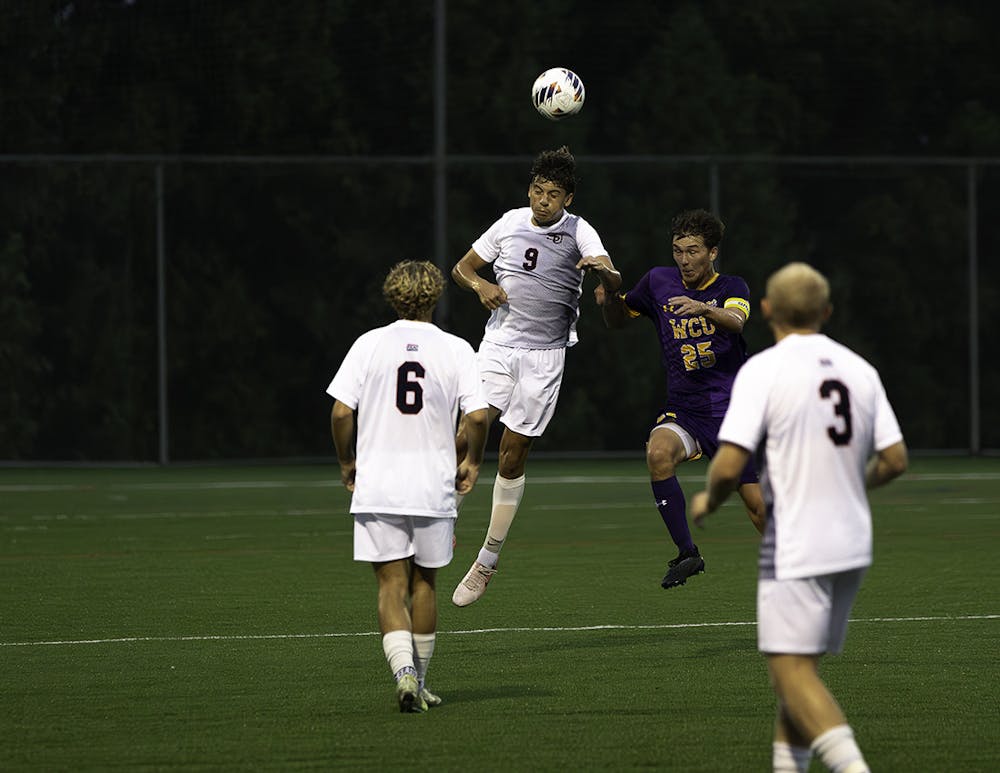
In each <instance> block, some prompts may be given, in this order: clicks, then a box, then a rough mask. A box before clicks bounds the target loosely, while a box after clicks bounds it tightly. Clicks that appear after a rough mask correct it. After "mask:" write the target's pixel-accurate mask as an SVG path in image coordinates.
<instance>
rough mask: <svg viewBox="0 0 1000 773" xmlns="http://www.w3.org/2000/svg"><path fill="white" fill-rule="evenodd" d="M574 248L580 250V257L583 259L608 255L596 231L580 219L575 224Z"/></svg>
mask: <svg viewBox="0 0 1000 773" xmlns="http://www.w3.org/2000/svg"><path fill="white" fill-rule="evenodd" d="M576 246H577V247H579V248H580V257H583V258H591V257H597V256H598V255H607V254H608V251H607V250H606V249H604V242H602V241H601V237H600V235H599V234H598V233H597V230H596V229H595V228H594V226H592V225H591V224H590V223H588V222H587V221H586V220H584V219H583V218H582V217H581V218H580V221H579V222H578V223H577V224H576Z"/></svg>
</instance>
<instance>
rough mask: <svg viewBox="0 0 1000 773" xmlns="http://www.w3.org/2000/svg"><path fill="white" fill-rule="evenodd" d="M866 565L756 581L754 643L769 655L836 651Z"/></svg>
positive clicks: (838, 648)
mask: <svg viewBox="0 0 1000 773" xmlns="http://www.w3.org/2000/svg"><path fill="white" fill-rule="evenodd" d="M866 571H867V570H866V569H852V570H850V571H847V572H838V573H837V574H827V575H823V576H822V577H804V578H802V579H797V580H763V579H762V580H759V581H758V583H757V649H759V650H760V651H761V652H764V653H767V654H771V655H822V654H824V653H831V654H834V655H835V654H837V653H839V652H840V651H841V650H843V649H844V640H845V639H846V638H847V620H848V618H849V617H850V615H851V608H852V607H853V606H854V599H855V598H856V597H857V595H858V589H859V588H860V587H861V580H862V579H863V578H864V576H865V572H866Z"/></svg>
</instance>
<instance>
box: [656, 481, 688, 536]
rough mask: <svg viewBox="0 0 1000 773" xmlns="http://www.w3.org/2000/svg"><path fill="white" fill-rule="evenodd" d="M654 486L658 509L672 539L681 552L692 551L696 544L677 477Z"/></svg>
mask: <svg viewBox="0 0 1000 773" xmlns="http://www.w3.org/2000/svg"><path fill="white" fill-rule="evenodd" d="M652 486H653V498H654V499H655V500H656V509H657V510H659V511H660V517H661V518H662V519H663V523H665V524H666V526H667V530H668V531H669V532H670V538H671V539H672V540H673V541H674V544H675V545H677V548H678V550H680V551H681V552H683V551H685V550H692V549H693V548H694V542H693V541H692V539H691V529H690V528H688V522H687V502H686V501H685V500H684V491H683V490H682V489H681V484H680V483H678V482H677V477H676V476H674V477H671V478H667V479H666V480H654V481H653V483H652Z"/></svg>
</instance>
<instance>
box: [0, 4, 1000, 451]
mask: <svg viewBox="0 0 1000 773" xmlns="http://www.w3.org/2000/svg"><path fill="white" fill-rule="evenodd" d="M445 7H446V9H447V25H446V26H447V49H446V72H445V73H444V79H443V83H444V86H445V94H446V98H447V107H448V109H447V114H446V119H447V121H446V130H447V143H446V144H447V152H448V154H449V160H448V165H447V178H446V182H447V193H446V201H447V234H446V239H447V245H446V254H445V255H442V256H435V255H434V254H433V252H434V248H435V223H434V220H433V218H434V207H433V201H434V198H433V191H434V176H433V167H432V165H431V156H432V153H433V150H434V116H435V112H434V99H435V85H434V84H435V72H434V55H433V54H434V9H435V3H431V2H428V3H395V4H377V3H376V4H372V3H362V2H359V1H358V0H304V2H300V3H296V4H294V6H287V5H282V4H278V3H271V2H264V0H247V1H246V2H242V3H235V4H226V3H204V2H197V1H196V0H179V1H177V2H169V3H162V2H154V1H153V0H93V1H91V2H81V1H79V0H66V1H65V2H60V3H56V4H45V3H0V68H2V69H0V73H2V75H3V78H4V80H3V83H4V88H3V89H2V90H0V115H2V116H3V121H0V153H5V154H69V153H73V154H112V153H113V154H124V155H131V156H134V155H136V154H157V155H158V156H161V158H160V159H159V161H160V163H162V164H163V167H162V168H163V170H164V181H165V197H164V201H163V203H164V213H165V225H166V232H165V236H166V241H165V247H166V257H167V273H166V279H167V283H166V296H167V301H168V315H167V320H166V322H167V325H166V333H167V347H168V351H167V354H168V367H169V382H168V388H169V389H168V394H169V398H170V455H171V457H172V458H175V459H197V458H216V457H223V458H225V457H248V456H256V457H270V456H300V455H309V456H312V455H325V454H328V453H329V448H330V440H329V435H328V428H327V413H328V410H329V400H328V398H327V397H326V396H325V394H324V393H323V390H324V388H325V386H326V384H327V383H328V381H329V379H330V377H331V376H332V374H333V372H334V371H335V369H336V367H337V365H338V364H339V362H340V359H341V358H342V356H343V354H344V353H345V352H346V350H347V347H348V346H349V345H350V343H351V342H352V341H353V340H354V338H355V337H356V336H357V335H358V334H360V333H361V332H362V331H363V330H366V329H368V328H370V327H372V326H374V325H377V324H383V323H385V322H388V321H389V320H390V319H391V312H390V310H389V309H388V308H387V307H386V306H385V304H384V303H383V302H382V299H381V296H380V286H381V281H382V278H383V276H384V274H385V271H386V270H387V269H388V267H389V266H390V265H391V264H392V263H394V262H395V261H397V260H399V259H402V258H428V257H437V258H439V259H440V260H441V261H442V262H443V263H446V264H447V265H448V266H450V265H451V263H453V262H454V261H455V260H457V259H458V258H459V257H461V255H462V254H464V252H465V251H466V250H467V249H468V246H469V244H470V243H471V242H472V240H473V239H474V238H475V237H476V236H478V235H479V234H480V233H481V232H482V231H483V230H484V229H485V228H486V227H487V226H489V224H490V223H491V222H492V221H493V220H494V219H495V218H496V217H497V216H498V215H499V214H500V213H501V212H503V211H504V210H506V209H510V208H512V207H516V206H521V205H523V204H524V202H525V190H526V185H527V172H528V168H529V165H530V162H531V158H532V156H533V155H534V154H535V153H536V152H538V151H539V150H541V149H543V148H546V147H556V146H558V145H561V144H564V143H565V144H568V145H569V146H570V147H571V149H572V150H573V151H574V152H575V153H576V154H577V156H578V158H579V162H580V164H579V166H580V170H579V171H580V183H579V190H578V192H577V198H576V201H575V202H574V204H573V211H575V212H577V213H579V214H581V215H583V216H584V217H586V218H587V219H588V220H589V221H590V222H592V223H593V224H594V225H595V226H596V227H597V228H598V230H599V232H600V233H601V235H602V237H603V238H604V241H605V244H606V246H607V247H608V249H609V251H610V252H611V255H612V257H613V258H614V260H615V262H616V264H617V265H618V266H619V268H620V269H621V270H622V272H623V275H624V277H625V282H626V284H631V283H633V282H635V281H636V280H637V279H638V278H639V277H640V276H641V275H642V273H643V272H644V271H646V270H647V269H648V268H649V267H651V266H653V265H655V264H658V263H665V262H668V261H669V250H668V245H669V233H668V229H669V222H670V218H671V216H672V215H673V214H674V213H675V212H676V211H677V210H679V209H682V208H689V207H710V206H712V205H713V203H716V202H717V203H718V206H719V210H720V214H721V215H722V217H723V219H724V220H725V221H726V223H727V227H728V228H727V234H726V239H725V241H724V243H723V249H722V264H721V268H722V270H723V271H726V272H729V273H738V274H740V275H742V276H744V277H746V278H747V280H748V282H749V285H750V288H751V295H752V304H753V311H754V314H753V315H752V316H751V320H750V322H749V324H748V326H747V331H746V335H747V338H748V341H749V343H750V346H751V349H752V350H758V349H760V348H763V347H764V346H767V345H768V343H769V340H770V338H769V334H768V331H767V329H766V327H765V326H764V325H763V323H762V322H761V320H760V318H759V315H758V314H757V313H756V311H757V302H758V300H759V297H760V295H761V294H762V292H763V287H764V281H765V280H766V277H767V276H768V274H769V273H770V272H771V271H773V270H774V269H775V268H777V267H778V266H780V265H781V264H783V263H784V262H786V261H787V260H790V259H804V260H808V261H810V262H812V263H814V264H816V265H817V266H819V267H820V268H821V269H823V270H824V271H826V272H827V273H828V274H829V275H830V276H831V279H832V281H833V284H834V291H835V301H836V305H837V311H836V313H835V316H834V319H833V321H832V323H831V328H830V332H831V334H833V335H835V336H836V337H838V338H840V339H841V340H844V341H846V342H847V343H849V344H851V345H852V346H855V347H857V348H858V349H860V350H861V351H862V352H863V353H864V354H866V356H868V357H869V358H870V359H871V360H872V361H873V362H875V363H876V364H877V365H879V366H880V368H882V370H883V373H884V375H885V378H886V383H887V387H888V388H889V391H890V396H891V397H892V398H893V400H894V402H895V403H896V404H897V407H898V408H899V411H900V414H901V417H902V418H903V420H904V426H905V428H906V431H907V434H908V437H909V438H910V439H911V443H912V444H914V445H916V446H924V447H932V446H935V447H941V446H943V447H954V448H961V447H963V446H964V444H965V443H966V440H967V437H968V433H967V427H968V406H967V405H966V402H965V399H964V398H965V396H966V395H967V394H968V390H969V386H970V385H969V384H968V382H967V378H966V374H967V372H968V367H967V357H968V351H969V347H970V337H969V331H968V330H967V329H965V328H963V325H965V326H966V328H967V316H965V313H966V310H967V308H968V306H969V303H970V298H969V297H968V288H967V286H966V284H965V273H964V272H965V262H964V261H965V255H966V251H967V248H968V246H969V245H968V240H967V235H966V210H965V207H966V196H967V185H966V178H965V176H964V175H965V170H963V169H961V168H958V169H955V168H951V167H928V166H916V165H913V166H907V167H894V166H892V165H888V164H886V165H855V166H833V165H823V164H816V163H813V164H805V163H803V164H798V165H789V164H778V163H761V162H759V161H751V160H747V161H745V162H742V163H737V162H734V161H732V160H731V159H725V160H723V161H722V162H719V163H717V165H716V166H715V167H714V168H713V166H712V164H713V162H718V160H719V157H720V156H727V157H731V156H734V155H747V154H755V155H756V154H773V155H776V156H789V155H797V156H805V155H824V156H829V155H840V156H848V155H867V156H874V155H886V156H889V155H906V156H913V157H918V158H919V157H925V156H944V155H963V156H964V155H968V156H990V155H993V156H995V155H996V154H998V153H1000V97H998V95H1000V70H998V69H997V68H996V67H995V66H994V60H995V52H994V50H993V49H994V47H995V46H994V43H993V40H992V37H993V36H991V35H989V34H986V33H985V32H984V31H988V30H992V29H996V28H997V22H998V21H1000V10H997V7H994V6H991V5H988V4H981V5H970V4H963V3H957V2H945V3H932V2H928V1H927V0H875V1H874V2H865V3H860V2H847V3H844V2H838V3H832V2H814V1H813V0H778V1H777V2H770V3H767V4H763V3H753V2H751V3H742V4H733V3H728V2H723V0H710V1H709V2H701V3H694V2H663V3H652V2H648V1H647V0H621V2H618V3H614V4H585V5H583V6H581V4H579V3H573V2H569V0H554V1H553V2H549V3H545V4H539V3H529V2H524V0H513V1H512V2H507V3H483V2H478V1H475V0H449V1H448V2H447V3H445ZM552 66H567V67H571V68H573V69H575V70H576V71H577V72H579V73H580V74H581V75H582V76H583V78H584V80H585V83H586V86H587V104H586V106H585V107H584V110H583V112H582V113H581V114H580V115H578V116H576V117H574V118H573V119H571V120H568V121H564V122H561V123H551V122H547V121H544V120H542V119H541V118H540V117H539V116H538V115H537V114H536V113H535V112H534V110H533V109H532V107H531V104H530V100H529V87H530V84H531V82H532V81H533V79H534V77H535V76H536V75H537V74H538V73H539V72H541V71H542V70H544V69H546V68H548V67H552ZM220 155H223V156H227V157H233V156H240V157H243V158H241V159H239V160H237V159H232V158H230V160H229V161H228V162H225V163H222V162H219V160H218V159H215V158H212V157H216V156H220ZM652 155H657V156H662V157H663V158H660V159H658V160H653V159H651V158H650V156H652ZM693 155H697V156H699V158H696V159H690V158H689V159H687V160H685V159H683V158H681V157H683V156H688V157H690V156H693ZM282 156H285V157H295V158H294V160H288V161H285V162H280V161H279V160H278V157H282ZM253 157H257V158H258V159H259V162H258V163H254V162H253V160H252V158H253ZM155 163H156V162H155V161H153V160H145V161H143V160H139V161H132V162H129V163H121V164H119V163H114V164H112V163H103V162H95V161H94V160H93V159H91V160H87V161H80V162H78V163H74V164H70V163H67V162H66V161H65V160H62V161H58V162H56V161H50V162H45V163H43V162H41V161H39V160H37V159H36V160H33V161H27V160H25V159H23V158H22V159H18V160H16V161H15V160H11V158H10V157H9V156H8V157H5V160H3V161H0V172H2V174H0V364H2V367H3V372H2V376H0V400H2V402H0V411H2V415H0V457H3V458H8V459H15V458H21V459H31V458H34V459H139V460H152V459H155V458H156V449H157V426H158V424H157V412H156V411H157V397H158V392H157V388H158V387H157V369H156V276H155V266H156V221H155V213H156V206H157V205H156V197H155V189H154V186H153V180H154V172H155ZM995 170H996V167H985V168H984V170H983V171H981V173H980V177H979V180H978V183H977V192H978V194H979V197H980V198H979V202H980V208H981V214H980V221H981V225H980V229H979V232H978V236H977V238H978V242H977V244H978V247H979V250H980V256H981V259H980V263H981V271H982V274H983V278H984V282H983V287H982V288H981V289H980V290H979V291H978V294H977V297H976V300H977V301H978V303H979V305H980V314H981V318H982V320H983V322H982V324H983V328H982V331H981V336H980V337H981V341H982V343H981V347H982V353H983V354H982V360H981V361H982V363H983V367H982V368H981V370H982V376H981V378H982V385H983V390H984V395H985V394H987V393H992V392H995V391H996V386H997V384H998V383H1000V382H998V379H1000V375H998V374H997V368H996V367H995V366H994V365H993V364H992V363H994V362H996V361H997V358H1000V349H998V348H997V345H995V344H994V343H993V338H992V337H990V336H988V335H987V332H988V331H989V330H992V329H993V328H994V327H995V324H996V323H998V322H1000V319H998V317H1000V298H998V296H997V293H996V292H995V290H994V289H993V288H995V287H997V286H1000V281H997V280H1000V277H998V275H997V269H996V268H994V266H995V265H998V264H1000V262H998V261H995V260H991V259H990V257H991V256H995V255H996V250H997V248H998V243H997V237H995V236H994V235H993V233H992V231H990V230H989V227H988V226H989V225H991V224H992V223H993V222H994V221H995V220H996V218H997V217H998V216H1000V179H998V178H1000V173H996V172H995ZM713 196H717V197H718V198H717V199H714V198H713ZM942 285H945V286H947V287H948V288H949V290H950V305H951V306H953V307H955V308H954V309H953V310H951V311H950V312H949V314H948V317H947V321H945V320H944V319H943V317H942V315H941V313H940V311H939V312H938V313H936V314H932V313H931V312H930V311H929V309H928V306H929V305H930V299H931V298H932V297H934V296H935V293H934V291H935V290H938V291H940V288H941V286H942ZM592 289H593V280H590V279H588V281H587V284H586V286H585V290H584V298H583V304H582V315H581V320H580V325H579V329H580V334H581V342H580V344H579V345H578V346H577V347H576V348H574V349H573V350H571V352H570V353H569V357H568V360H567V375H566V380H565V383H564V386H563V393H562V398H561V406H560V410H559V412H558V413H557V417H556V420H555V421H554V422H553V424H552V426H551V430H550V431H549V433H548V434H547V436H546V437H545V438H544V439H543V440H542V441H540V442H539V448H541V449H548V450H578V449H581V448H587V449H594V450H601V449H603V450H619V449H640V448H641V445H642V441H643V440H644V438H645V434H646V429H647V427H648V423H649V421H650V419H651V417H652V416H653V415H654V414H655V412H656V410H657V408H658V407H659V405H660V404H661V403H662V401H663V399H664V398H665V396H666V385H665V384H664V382H663V376H662V373H661V371H660V367H659V361H658V351H657V345H656V341H655V336H654V335H653V334H652V331H651V328H650V326H649V325H648V324H647V323H645V321H639V322H635V323H633V324H632V325H631V326H629V327H627V328H626V329H625V330H622V331H607V330H605V329H604V326H603V322H602V320H601V317H600V312H599V309H598V308H597V307H596V305H595V304H594V302H593V298H592V294H591V293H592ZM485 317H486V314H485V312H484V310H483V309H481V308H480V307H479V305H478V303H476V299H475V298H474V297H473V296H471V295H469V294H466V293H461V292H459V291H458V290H457V289H456V288H454V287H451V288H450V289H449V291H448V295H447V297H446V303H445V305H444V306H443V307H442V309H441V314H440V315H439V321H440V323H441V324H442V325H443V326H445V327H447V328H449V329H451V330H453V331H454V332H456V333H458V334H460V335H462V336H464V337H466V338H468V339H469V340H471V341H473V342H477V341H478V340H479V337H480V336H481V333H482V327H483V324H484V322H485ZM942 330H947V332H948V335H947V336H944V335H943V333H942ZM989 390H992V392H989ZM983 407H984V410H985V411H986V412H987V413H986V415H985V416H984V420H983V426H984V427H985V428H986V432H985V434H984V438H983V441H984V444H986V445H991V446H992V447H997V446H1000V435H998V434H997V431H996V430H993V429H992V428H993V427H1000V413H998V411H1000V409H998V408H996V407H994V405H993V403H992V401H986V400H984V404H983Z"/></svg>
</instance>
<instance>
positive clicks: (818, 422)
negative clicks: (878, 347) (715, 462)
mask: <svg viewBox="0 0 1000 773" xmlns="http://www.w3.org/2000/svg"><path fill="white" fill-rule="evenodd" d="M902 438H903V436H902V433H901V432H900V429H899V423H898V422H897V420H896V416H895V414H894V413H893V410H892V407H891V406H890V405H889V400H888V398H887V397H886V394H885V389H884V387H883V386H882V381H881V379H880V378H879V375H878V372H877V371H876V370H875V368H873V367H872V366H871V365H870V364H868V363H867V362H866V361H865V360H864V359H863V358H861V357H860V356H858V355H857V354H855V353H854V352H852V351H851V350H850V349H848V348H847V347H846V346H843V345H842V344H839V343H837V342H836V341H833V340H832V339H830V338H828V337H827V336H825V335H823V334H821V333H817V334H813V335H789V336H786V337H785V338H783V339H782V340H781V341H779V342H778V343H777V344H775V345H774V346H772V347H771V348H769V349H765V350H764V351H762V352H760V353H759V354H757V355H755V356H753V357H751V358H750V359H749V360H748V361H747V362H746V364H745V365H744V366H743V367H742V368H741V369H740V371H739V373H738V374H737V376H736V381H735V382H734V384H733V393H732V399H731V400H730V402H729V409H728V411H727V413H726V418H725V419H724V420H723V422H722V426H721V428H720V430H719V440H720V442H721V441H725V442H729V443H734V444H735V445H738V446H741V447H742V448H745V449H747V450H749V451H755V450H756V451H757V452H758V461H759V462H760V464H759V469H760V473H761V487H762V489H763V495H764V501H765V502H766V503H767V505H768V521H767V526H766V529H765V532H764V537H763V539H762V540H761V548H760V576H761V577H762V578H776V579H779V580H783V579H791V578H799V577H813V576H819V575H824V574H832V573H834V572H840V571H844V570H847V569H855V568H859V567H864V566H869V565H870V564H871V560H872V527H871V510H870V508H869V505H868V496H867V494H866V491H865V467H866V464H867V462H868V459H869V458H870V457H871V455H872V454H873V453H874V452H876V451H881V450H884V449H885V448H888V447H889V446H891V445H893V444H895V443H897V442H899V441H900V440H902Z"/></svg>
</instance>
